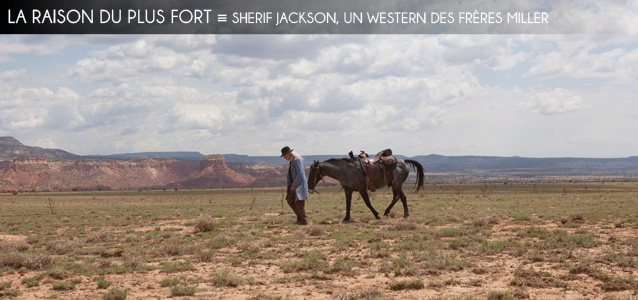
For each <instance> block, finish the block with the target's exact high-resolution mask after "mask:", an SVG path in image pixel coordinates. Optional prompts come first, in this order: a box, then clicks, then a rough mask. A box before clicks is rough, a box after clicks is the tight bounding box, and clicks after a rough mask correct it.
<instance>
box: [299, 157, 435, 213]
mask: <svg viewBox="0 0 638 300" xmlns="http://www.w3.org/2000/svg"><path fill="white" fill-rule="evenodd" d="M410 167H412V168H414V169H416V175H417V182H416V184H417V186H416V190H417V191H418V190H419V189H421V188H423V180H424V177H425V175H424V173H423V166H421V164H420V163H419V162H417V161H415V160H409V159H406V160H405V161H404V160H402V159H399V158H396V167H393V168H386V169H384V172H385V174H382V176H379V178H377V179H376V180H375V181H373V182H372V184H373V185H374V187H375V189H378V188H382V187H385V186H388V187H392V203H390V205H389V206H388V208H386V210H385V213H384V214H383V215H384V216H387V215H388V214H389V213H390V210H391V209H392V207H393V206H394V204H396V203H397V201H399V199H401V202H402V203H403V217H404V218H407V217H408V216H409V215H410V214H409V212H408V202H407V198H406V196H405V193H403V182H404V181H405V179H406V178H408V174H409V173H410ZM324 176H328V177H332V178H334V179H336V180H338V181H339V183H341V186H342V187H343V190H344V191H345V193H346V217H345V218H344V219H343V221H344V222H348V221H350V206H351V203H352V193H353V192H355V191H356V192H359V194H361V197H362V198H363V201H364V202H365V203H366V205H367V206H368V208H369V209H370V211H372V214H373V215H374V217H375V218H377V219H379V213H378V212H377V211H376V210H375V209H374V207H372V204H371V203H370V198H369V197H368V191H367V189H366V176H365V174H364V172H363V167H362V166H361V163H360V162H359V160H358V159H356V158H354V159H351V158H332V159H329V160H326V161H322V162H319V161H315V162H314V163H313V164H312V166H310V174H309V175H308V189H309V190H310V191H314V189H315V186H316V184H317V183H318V182H319V181H320V180H321V179H322V178H323V177H324Z"/></svg>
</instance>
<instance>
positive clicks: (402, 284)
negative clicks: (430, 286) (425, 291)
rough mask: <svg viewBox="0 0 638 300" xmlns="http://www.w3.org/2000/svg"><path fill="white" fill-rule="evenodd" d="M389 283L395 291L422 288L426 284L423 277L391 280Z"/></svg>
mask: <svg viewBox="0 0 638 300" xmlns="http://www.w3.org/2000/svg"><path fill="white" fill-rule="evenodd" d="M388 284H389V285H390V289H391V290H393V291H399V290H420V289H422V288H423V287H424V286H425V285H424V284H423V281H422V280H421V279H413V280H401V281H390V282H389V283H388Z"/></svg>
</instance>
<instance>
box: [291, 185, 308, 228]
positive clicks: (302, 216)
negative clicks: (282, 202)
mask: <svg viewBox="0 0 638 300" xmlns="http://www.w3.org/2000/svg"><path fill="white" fill-rule="evenodd" d="M286 202H288V205H289V206H290V208H292V211H294V212H295V215H297V222H296V224H300V225H306V224H308V220H307V219H306V209H305V207H304V206H305V205H306V201H304V200H297V194H296V193H295V191H290V192H288V194H287V195H286Z"/></svg>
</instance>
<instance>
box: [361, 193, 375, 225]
mask: <svg viewBox="0 0 638 300" xmlns="http://www.w3.org/2000/svg"><path fill="white" fill-rule="evenodd" d="M359 194H361V198H363V202H365V203H366V206H367V207H368V208H369V209H370V211H371V212H372V214H373V215H374V218H375V219H380V218H379V213H378V212H377V211H376V210H375V209H374V207H372V203H370V197H368V192H367V191H365V190H364V191H359Z"/></svg>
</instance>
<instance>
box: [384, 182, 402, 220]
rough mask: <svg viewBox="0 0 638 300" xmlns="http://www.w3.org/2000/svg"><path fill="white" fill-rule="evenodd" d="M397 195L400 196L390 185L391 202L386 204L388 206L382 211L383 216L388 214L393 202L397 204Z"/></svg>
mask: <svg viewBox="0 0 638 300" xmlns="http://www.w3.org/2000/svg"><path fill="white" fill-rule="evenodd" d="M399 191H401V190H400V189H399ZM399 197H400V194H399V192H398V191H397V189H395V188H394V186H393V187H392V202H390V205H388V208H386V209H385V212H384V213H383V215H384V216H387V215H389V214H390V210H392V207H393V206H394V205H395V204H397V201H399Z"/></svg>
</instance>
